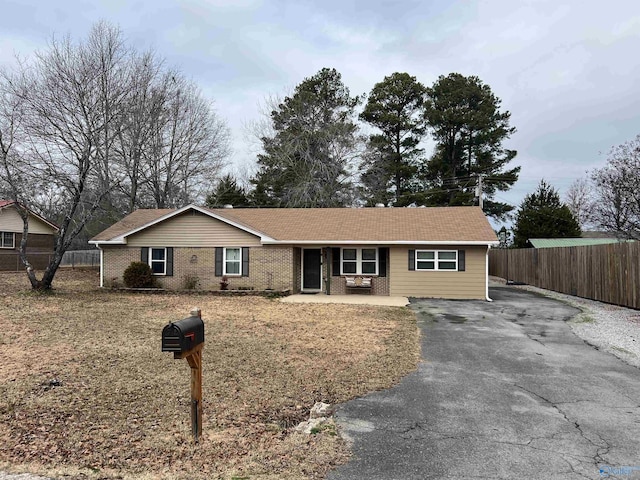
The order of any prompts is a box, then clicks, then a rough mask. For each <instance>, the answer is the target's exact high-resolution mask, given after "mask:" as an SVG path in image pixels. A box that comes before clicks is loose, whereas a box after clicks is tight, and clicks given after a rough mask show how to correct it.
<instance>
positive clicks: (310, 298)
mask: <svg viewBox="0 0 640 480" xmlns="http://www.w3.org/2000/svg"><path fill="white" fill-rule="evenodd" d="M280 301H282V302H285V303H345V304H348V305H376V306H383V307H404V306H406V305H408V304H409V300H408V299H407V297H387V296H381V295H357V294H355V295H325V294H324V293H315V294H297V295H289V296H288V297H283V298H281V299H280Z"/></svg>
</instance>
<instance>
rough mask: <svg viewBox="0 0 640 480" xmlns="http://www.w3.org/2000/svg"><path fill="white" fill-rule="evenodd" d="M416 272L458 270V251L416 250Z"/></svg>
mask: <svg viewBox="0 0 640 480" xmlns="http://www.w3.org/2000/svg"><path fill="white" fill-rule="evenodd" d="M416 270H454V271H455V270H458V251H457V250H416Z"/></svg>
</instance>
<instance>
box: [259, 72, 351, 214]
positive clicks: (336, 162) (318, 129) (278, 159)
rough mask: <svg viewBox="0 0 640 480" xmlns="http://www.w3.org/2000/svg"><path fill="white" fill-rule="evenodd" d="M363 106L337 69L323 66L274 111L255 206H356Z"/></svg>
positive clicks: (260, 163)
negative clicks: (354, 177) (354, 167)
mask: <svg viewBox="0 0 640 480" xmlns="http://www.w3.org/2000/svg"><path fill="white" fill-rule="evenodd" d="M358 103H359V99H358V97H351V95H350V94H349V89H348V88H347V87H346V86H345V85H344V84H343V83H342V79H341V76H340V74H339V73H338V72H337V71H336V70H335V69H328V68H323V69H322V70H320V71H319V72H318V73H317V74H315V75H314V76H312V77H309V78H306V79H304V81H303V82H302V83H300V84H299V85H298V86H297V87H296V88H295V91H294V93H293V95H292V96H290V97H286V98H285V99H284V101H283V102H282V103H280V104H279V105H278V106H277V107H276V108H275V109H274V110H273V111H272V112H271V115H270V120H271V124H272V128H273V134H272V135H268V136H264V137H263V138H262V139H261V140H262V146H263V150H264V151H263V153H262V154H260V155H258V167H259V169H258V172H257V174H256V176H255V177H254V178H253V179H252V183H253V184H254V185H255V191H254V192H253V198H252V199H253V202H254V203H255V204H256V205H262V206H275V207H339V206H345V205H349V204H351V203H352V202H353V185H352V183H351V181H350V168H351V162H352V159H353V158H354V157H355V155H356V147H357V140H358V139H357V135H356V133H357V128H358V127H357V125H356V123H355V122H354V115H355V113H354V111H355V107H356V105H357V104H358Z"/></svg>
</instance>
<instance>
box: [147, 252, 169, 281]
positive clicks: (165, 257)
mask: <svg viewBox="0 0 640 480" xmlns="http://www.w3.org/2000/svg"><path fill="white" fill-rule="evenodd" d="M154 250H164V260H152V258H153V251H154ZM151 262H155V263H160V262H162V264H163V265H164V269H163V270H162V273H154V275H156V276H158V277H165V276H166V275H167V249H166V248H162V247H149V267H151V270H152V271H153V265H152V264H151Z"/></svg>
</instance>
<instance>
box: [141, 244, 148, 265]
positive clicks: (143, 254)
mask: <svg viewBox="0 0 640 480" xmlns="http://www.w3.org/2000/svg"><path fill="white" fill-rule="evenodd" d="M140 261H141V262H142V263H146V264H147V265H148V264H149V247H142V248H141V249H140Z"/></svg>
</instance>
